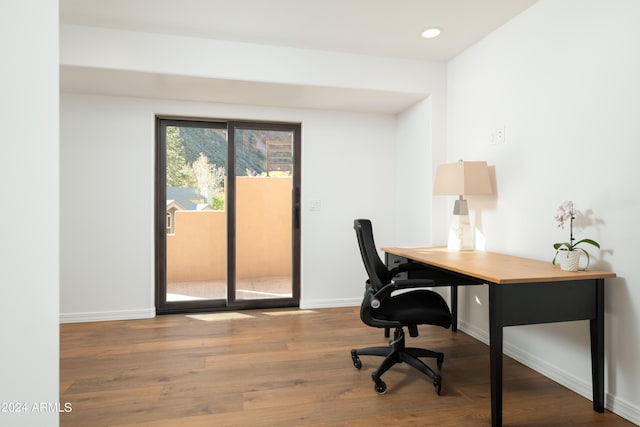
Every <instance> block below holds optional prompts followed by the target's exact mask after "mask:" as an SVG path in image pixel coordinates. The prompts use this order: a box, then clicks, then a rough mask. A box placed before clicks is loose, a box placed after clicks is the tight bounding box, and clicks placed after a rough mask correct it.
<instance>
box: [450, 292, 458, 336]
mask: <svg viewBox="0 0 640 427" xmlns="http://www.w3.org/2000/svg"><path fill="white" fill-rule="evenodd" d="M451 330H452V331H453V332H458V286H456V285H451Z"/></svg>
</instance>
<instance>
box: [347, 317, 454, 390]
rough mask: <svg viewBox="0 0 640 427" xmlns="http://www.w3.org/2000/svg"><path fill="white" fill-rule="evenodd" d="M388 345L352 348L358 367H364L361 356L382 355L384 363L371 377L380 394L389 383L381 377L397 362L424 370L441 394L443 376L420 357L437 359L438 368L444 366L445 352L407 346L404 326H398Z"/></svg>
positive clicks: (353, 357) (354, 364) (352, 354)
mask: <svg viewBox="0 0 640 427" xmlns="http://www.w3.org/2000/svg"><path fill="white" fill-rule="evenodd" d="M389 344H390V345H389V346H388V347H368V348H362V349H359V350H355V349H354V350H351V359H352V361H353V366H355V368H356V369H360V368H361V367H362V362H361V361H360V357H359V356H382V357H384V360H383V361H382V364H380V366H379V367H378V369H376V370H375V371H374V372H373V373H372V374H371V379H372V380H373V382H374V383H375V385H374V388H375V390H376V392H377V393H378V394H384V393H385V392H386V391H387V385H386V383H385V382H384V381H382V379H381V378H380V377H381V376H382V374H384V373H385V372H387V371H388V370H389V369H390V368H391V367H392V366H393V365H395V364H397V363H403V362H404V363H407V364H409V365H411V366H412V367H414V368H415V369H417V370H418V371H420V372H422V373H423V374H424V375H426V376H427V377H429V378H430V379H431V380H432V381H433V385H434V387H435V389H436V393H438V394H440V392H441V390H442V378H441V377H440V375H438V374H436V373H435V372H434V371H433V369H431V368H430V367H429V366H427V365H426V364H425V363H424V362H423V361H422V360H420V359H419V358H420V357H431V358H435V359H436V361H437V362H436V363H437V365H438V369H441V368H442V362H443V361H444V353H440V352H437V351H432V350H427V349H424V348H416V347H406V346H405V336H404V331H403V330H402V328H396V330H395V332H394V337H393V340H391V341H390V343H389Z"/></svg>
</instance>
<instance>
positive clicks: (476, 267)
mask: <svg viewBox="0 0 640 427" xmlns="http://www.w3.org/2000/svg"><path fill="white" fill-rule="evenodd" d="M382 250H383V251H385V252H388V253H390V254H394V255H398V256H401V257H405V258H407V259H411V260H414V261H417V262H421V263H423V264H427V265H431V266H434V267H440V268H443V269H445V270H449V271H453V272H457V273H461V274H464V275H466V276H471V277H475V278H477V279H482V280H485V281H487V282H491V283H498V284H509V283H533V282H558V281H566V280H584V279H607V278H612V277H616V274H615V273H611V272H609V271H600V270H586V271H564V270H561V269H560V267H558V266H554V265H553V264H551V261H538V260H533V259H528V258H520V257H516V256H512V255H504V254H498V253H495V252H484V251H450V250H448V249H447V248H446V247H411V248H409V247H405V248H382Z"/></svg>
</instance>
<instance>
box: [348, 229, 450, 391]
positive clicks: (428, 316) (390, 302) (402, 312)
mask: <svg viewBox="0 0 640 427" xmlns="http://www.w3.org/2000/svg"><path fill="white" fill-rule="evenodd" d="M353 225H354V228H355V230H356V236H357V238H358V245H359V246H360V254H361V255H362V261H363V262H364V266H365V269H366V271H367V275H368V276H369V279H368V280H367V281H366V289H365V293H364V298H363V300H362V305H361V307H360V318H361V319H362V321H363V322H364V323H365V324H366V325H368V326H372V327H374V328H395V332H394V334H393V339H391V340H390V341H389V346H387V347H369V348H363V349H359V350H355V349H354V350H351V359H352V361H353V366H354V367H355V368H356V369H360V368H362V362H361V360H360V357H359V356H382V357H384V360H383V361H382V364H381V365H380V366H379V367H378V369H376V370H375V371H374V372H373V373H372V374H371V378H372V379H373V381H374V383H375V385H374V388H375V391H376V392H377V393H378V394H384V393H385V392H386V390H387V385H386V384H385V382H384V381H382V379H381V378H380V377H381V376H382V374H384V373H385V372H386V371H388V370H389V368H391V367H392V366H393V365H395V364H396V363H402V362H405V363H408V364H409V365H411V366H412V367H414V368H415V369H417V370H418V371H420V372H422V373H423V374H425V375H426V376H427V377H429V378H430V379H431V380H432V381H433V385H434V387H435V389H436V393H438V394H440V391H441V389H442V379H441V377H440V375H438V374H436V373H435V372H434V371H433V370H432V369H431V368H430V367H429V366H427V365H426V364H425V363H424V362H423V361H422V360H420V359H419V358H420V357H429V358H435V359H436V362H437V366H438V369H440V368H441V367H442V362H443V361H444V354H443V353H439V352H436V351H431V350H427V349H421V348H415V347H406V346H405V334H404V327H407V328H408V330H409V335H410V336H412V337H417V336H418V325H435V326H441V327H443V328H449V326H451V311H450V310H449V307H448V306H447V303H446V302H445V300H444V299H443V298H442V297H441V296H440V295H439V294H437V293H436V292H433V291H431V290H429V289H423V288H424V287H425V286H429V285H431V284H433V280H429V279H394V276H395V275H396V274H398V273H399V272H402V271H407V270H409V269H412V268H413V266H411V265H410V264H404V265H400V266H398V267H397V268H394V269H391V270H389V269H387V267H386V266H385V265H384V263H383V262H382V260H381V259H380V256H379V255H378V252H377V250H376V246H375V243H374V239H373V229H372V226H371V221H370V220H368V219H356V220H355V221H354V224H353ZM418 288H422V289H418ZM396 291H401V292H396Z"/></svg>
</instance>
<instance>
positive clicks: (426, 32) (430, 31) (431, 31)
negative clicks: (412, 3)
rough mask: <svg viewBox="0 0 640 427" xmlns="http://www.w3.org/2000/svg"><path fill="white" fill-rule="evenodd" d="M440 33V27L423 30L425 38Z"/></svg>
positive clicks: (436, 35)
mask: <svg viewBox="0 0 640 427" xmlns="http://www.w3.org/2000/svg"><path fill="white" fill-rule="evenodd" d="M440 33H441V31H440V28H435V27H431V28H427V29H426V30H424V31H423V32H422V37H424V38H425V39H432V38H434V37H438V36H439V35H440Z"/></svg>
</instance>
